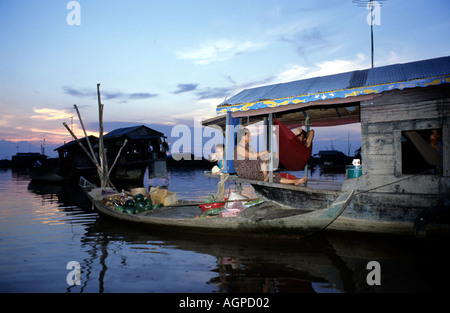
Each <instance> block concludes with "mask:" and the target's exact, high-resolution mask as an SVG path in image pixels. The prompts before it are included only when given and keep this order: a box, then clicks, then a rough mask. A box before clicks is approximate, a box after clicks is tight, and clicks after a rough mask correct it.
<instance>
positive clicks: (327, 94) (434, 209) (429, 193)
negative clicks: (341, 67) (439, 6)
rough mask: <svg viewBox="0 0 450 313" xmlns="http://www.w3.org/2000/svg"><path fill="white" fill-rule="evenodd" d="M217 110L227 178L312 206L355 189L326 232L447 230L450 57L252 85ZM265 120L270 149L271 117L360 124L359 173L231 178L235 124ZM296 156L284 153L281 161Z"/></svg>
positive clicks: (295, 122) (285, 121)
mask: <svg viewBox="0 0 450 313" xmlns="http://www.w3.org/2000/svg"><path fill="white" fill-rule="evenodd" d="M216 111H217V113H218V114H220V115H219V116H217V117H215V118H212V119H209V120H206V121H204V122H203V124H204V125H205V126H211V125H218V126H220V127H222V128H223V130H224V134H225V145H226V157H227V162H226V171H227V172H228V173H230V174H231V175H230V179H232V180H235V181H236V182H240V183H250V184H251V185H252V186H253V187H254V189H255V191H256V192H257V193H258V194H259V195H261V196H263V197H266V198H269V199H272V200H275V201H278V202H280V203H282V204H286V205H289V206H292V207H295V208H305V209H307V208H308V207H312V208H313V207H317V203H323V205H324V206H326V205H328V204H329V203H331V202H332V201H333V199H335V198H336V197H337V196H338V195H339V194H341V193H342V192H345V191H348V190H352V189H355V190H356V193H355V196H354V197H353V200H352V201H351V203H350V204H349V205H348V206H347V208H346V210H345V211H344V212H343V213H342V215H341V216H340V217H339V218H337V220H336V221H335V222H333V223H332V224H331V225H330V226H329V227H328V229H333V230H339V231H354V232H369V233H384V234H416V235H417V236H431V235H432V234H446V235H448V234H450V225H449V215H450V153H449V152H450V143H449V138H450V128H449V127H450V57H441V58H435V59H428V60H422V61H417V62H410V63H403V64H394V65H388V66H382V67H377V68H371V69H364V70H357V71H351V72H347V73H340V74H335V75H328V76H323V77H315V78H309V79H303V80H298V81H293V82H288V83H281V84H274V85H269V86H262V87H257V88H251V89H246V90H243V91H242V92H240V93H238V94H236V95H235V96H233V97H230V98H229V99H227V100H226V101H224V102H223V103H221V104H220V105H218V106H217V109H216ZM260 121H264V123H265V125H267V132H268V134H269V135H268V140H267V147H266V148H267V149H268V150H269V151H272V149H273V148H272V146H273V145H272V146H271V139H270V138H272V137H273V136H270V134H271V133H272V130H273V129H274V127H273V125H274V124H275V123H280V124H282V125H284V126H286V127H288V128H294V127H297V126H301V125H306V126H309V127H312V128H314V127H320V126H333V125H345V124H350V123H360V125H361V137H362V142H361V175H357V176H356V177H355V178H348V179H347V180H345V181H344V182H343V183H339V182H325V181H313V180H308V182H307V183H306V185H301V186H294V185H283V184H276V183H272V182H270V181H269V182H262V181H252V180H246V179H242V178H239V177H237V176H236V175H233V173H234V168H233V151H234V147H235V144H236V136H235V134H236V127H239V125H241V126H242V127H243V126H246V125H249V124H252V123H256V122H260ZM277 125H278V124H277ZM295 157H296V156H295V155H287V156H286V155H284V156H283V155H281V153H280V156H279V158H280V162H281V163H282V164H283V165H284V163H285V162H287V161H288V160H289V159H292V158H295ZM349 165H350V164H349ZM358 176H359V177H358Z"/></svg>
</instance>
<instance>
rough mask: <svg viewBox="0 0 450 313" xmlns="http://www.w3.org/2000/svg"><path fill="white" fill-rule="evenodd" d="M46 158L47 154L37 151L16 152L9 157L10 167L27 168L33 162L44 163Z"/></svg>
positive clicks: (32, 164)
mask: <svg viewBox="0 0 450 313" xmlns="http://www.w3.org/2000/svg"><path fill="white" fill-rule="evenodd" d="M46 160H47V156H46V155H44V154H41V153H37V152H27V153H22V152H18V153H17V154H16V155H13V156H12V158H11V164H10V165H11V167H15V168H28V167H32V166H34V165H35V164H39V163H41V164H42V163H44V162H45V161H46Z"/></svg>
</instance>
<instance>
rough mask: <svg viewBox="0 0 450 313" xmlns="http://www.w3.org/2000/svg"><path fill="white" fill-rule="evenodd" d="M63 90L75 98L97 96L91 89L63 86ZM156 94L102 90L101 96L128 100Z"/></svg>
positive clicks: (107, 98) (147, 97)
mask: <svg viewBox="0 0 450 313" xmlns="http://www.w3.org/2000/svg"><path fill="white" fill-rule="evenodd" d="M63 91H64V93H65V94H68V95H71V96H74V97H76V98H92V99H96V98H97V91H91V90H88V89H75V88H72V87H70V86H64V87H63ZM157 96H158V94H154V93H148V92H136V93H123V92H115V93H113V92H108V91H102V92H101V97H102V99H105V100H116V99H117V100H122V101H123V102H127V101H128V100H143V99H149V98H154V97H157Z"/></svg>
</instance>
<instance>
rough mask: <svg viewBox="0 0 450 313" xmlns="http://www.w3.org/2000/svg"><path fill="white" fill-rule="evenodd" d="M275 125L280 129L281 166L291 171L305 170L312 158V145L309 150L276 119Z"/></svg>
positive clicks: (279, 149)
mask: <svg viewBox="0 0 450 313" xmlns="http://www.w3.org/2000/svg"><path fill="white" fill-rule="evenodd" d="M274 125H277V126H278V128H279V138H278V154H279V158H280V162H281V164H283V166H284V167H285V168H286V169H287V170H289V171H300V170H302V169H304V168H305V165H306V163H308V160H309V158H310V157H311V151H312V145H311V147H310V148H307V147H306V146H305V144H304V143H302V142H301V141H300V140H298V138H297V137H296V136H295V134H294V133H293V132H292V131H291V130H290V129H289V128H287V127H286V126H285V125H283V124H282V123H281V122H280V121H279V120H278V119H276V118H275V119H274Z"/></svg>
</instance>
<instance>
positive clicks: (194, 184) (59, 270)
mask: <svg viewBox="0 0 450 313" xmlns="http://www.w3.org/2000/svg"><path fill="white" fill-rule="evenodd" d="M153 183H155V182H149V184H153ZM162 183H167V181H166V182H161V181H160V182H157V183H156V184H162ZM168 186H169V189H170V190H172V191H175V192H177V194H178V195H179V197H180V198H184V199H191V200H202V199H204V198H206V197H207V196H208V195H210V194H215V192H216V191H217V180H215V179H210V178H205V177H204V176H203V173H202V171H198V170H194V171H183V170H176V171H171V172H170V176H169V182H168ZM227 188H234V184H230V185H228V186H227ZM245 188H247V189H246V191H247V192H249V193H251V192H252V190H251V189H250V188H249V187H248V186H245ZM0 197H1V199H2V204H1V205H0V243H1V245H0V292H70V293H81V292H125V293H134V292H207V293H211V292H270V293H291V292H294V293H299V292H301V293H310V292H411V291H412V292H416V291H418V292H423V291H446V290H448V289H449V288H448V286H447V282H448V278H449V274H448V271H447V270H446V266H447V264H446V262H445V260H446V258H445V256H444V253H445V251H442V250H441V249H438V247H437V246H436V245H432V244H429V243H422V242H418V241H416V240H415V239H412V238H386V237H380V236H377V237H369V236H360V235H358V236H354V235H349V234H346V235H344V234H339V235H338V234H335V233H321V234H317V235H314V236H311V237H308V238H305V239H302V240H292V239H281V238H279V239H276V238H250V237H246V238H245V240H243V239H242V238H238V237H222V236H219V235H214V234H211V235H200V234H183V233H177V232H174V231H170V232H168V231H160V230H154V229H150V228H141V227H136V226H134V225H133V226H131V225H127V224H122V223H120V222H117V221H115V220H111V219H108V218H105V217H103V216H99V215H98V214H97V213H96V211H92V210H91V204H90V203H89V201H87V199H86V198H85V197H84V195H83V194H82V192H81V190H80V189H79V188H77V187H74V186H64V185H48V184H47V185H46V184H38V183H34V182H30V179H29V178H28V176H27V175H26V174H23V173H12V172H11V170H6V171H5V170H3V171H0ZM70 261H77V262H79V263H80V266H81V284H80V285H74V286H69V285H68V284H67V282H66V277H67V275H68V274H69V272H70V270H68V269H66V266H67V263H68V262H70ZM369 261H377V262H379V263H380V265H381V285H380V286H369V285H368V284H367V280H366V278H367V275H368V274H369V270H367V269H366V266H367V263H368V262H369Z"/></svg>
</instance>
